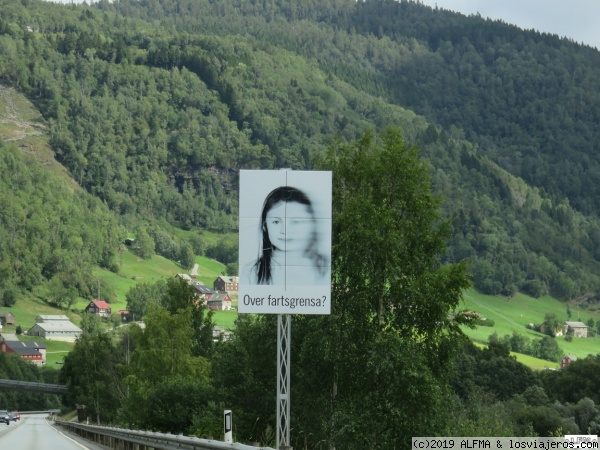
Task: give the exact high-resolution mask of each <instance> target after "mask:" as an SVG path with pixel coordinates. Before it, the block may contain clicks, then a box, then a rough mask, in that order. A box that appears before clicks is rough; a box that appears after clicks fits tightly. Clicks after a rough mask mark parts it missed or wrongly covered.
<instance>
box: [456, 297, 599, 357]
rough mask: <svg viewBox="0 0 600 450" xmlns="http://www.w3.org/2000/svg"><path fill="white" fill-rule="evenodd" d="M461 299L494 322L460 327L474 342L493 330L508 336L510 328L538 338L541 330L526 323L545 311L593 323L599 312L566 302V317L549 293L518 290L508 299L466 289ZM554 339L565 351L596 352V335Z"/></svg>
mask: <svg viewBox="0 0 600 450" xmlns="http://www.w3.org/2000/svg"><path fill="white" fill-rule="evenodd" d="M463 298H464V302H463V305H462V307H463V308H466V309H470V310H473V311H477V312H479V313H481V314H482V315H483V316H484V317H485V318H486V319H490V320H493V321H494V322H495V325H494V326H493V327H484V326H478V327H477V328H476V329H474V330H470V329H466V328H465V329H464V332H465V333H466V334H467V335H468V336H469V337H470V338H471V339H472V340H474V341H476V342H484V343H485V342H487V341H488V337H489V336H490V335H491V334H493V333H497V334H498V336H499V337H502V336H504V335H507V334H508V335H512V333H513V331H515V332H517V333H519V334H521V335H523V336H525V337H528V338H530V339H540V338H542V337H543V336H544V335H543V334H542V333H538V332H537V331H533V330H530V329H528V328H526V327H527V324H529V323H533V324H540V323H542V322H543V321H544V316H545V315H546V314H548V313H553V314H556V316H557V317H558V319H559V321H561V322H563V321H566V320H572V321H576V320H581V321H582V322H587V320H588V319H590V318H592V319H594V321H595V322H596V321H598V320H600V314H599V313H598V312H597V311H594V312H591V311H588V310H585V309H581V308H578V307H577V305H576V304H570V308H571V312H572V316H571V319H568V318H567V303H565V302H562V301H560V300H557V299H555V298H553V297H549V296H544V297H540V298H533V297H530V296H528V295H525V294H521V293H518V294H516V295H514V296H513V297H511V298H505V297H497V296H493V295H483V294H480V293H478V292H477V291H475V290H474V289H470V290H468V291H467V292H466V293H465V295H464V297H463ZM578 315H579V319H578ZM556 341H557V342H558V345H559V346H560V348H561V349H562V350H563V352H564V353H565V354H573V355H576V356H578V357H581V358H583V357H585V356H587V355H588V354H597V353H600V337H599V336H598V335H596V336H594V337H590V338H585V339H583V338H579V339H578V338H575V339H573V341H572V342H567V341H566V340H565V339H564V337H557V338H556Z"/></svg>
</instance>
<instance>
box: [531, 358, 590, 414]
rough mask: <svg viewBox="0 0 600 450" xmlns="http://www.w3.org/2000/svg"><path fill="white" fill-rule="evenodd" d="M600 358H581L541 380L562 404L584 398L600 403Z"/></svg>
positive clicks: (547, 374)
mask: <svg viewBox="0 0 600 450" xmlns="http://www.w3.org/2000/svg"><path fill="white" fill-rule="evenodd" d="M599 369H600V357H599V356H598V355H596V356H591V355H590V356H588V357H587V358H579V359H578V360H577V361H574V362H572V363H571V364H569V365H568V366H567V367H565V368H563V369H562V370H560V371H549V373H543V374H542V375H543V376H542V377H541V380H542V382H543V384H544V387H545V389H546V391H547V392H552V394H553V398H556V399H557V400H559V401H560V402H569V403H576V402H578V401H579V400H581V399H582V398H584V397H588V398H590V399H591V400H592V401H593V402H594V404H596V405H597V404H599V403H600V376H599V374H600V372H598V370H599Z"/></svg>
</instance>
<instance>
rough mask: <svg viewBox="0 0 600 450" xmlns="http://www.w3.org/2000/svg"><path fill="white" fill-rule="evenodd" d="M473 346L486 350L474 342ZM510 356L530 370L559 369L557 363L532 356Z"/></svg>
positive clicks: (515, 354)
mask: <svg viewBox="0 0 600 450" xmlns="http://www.w3.org/2000/svg"><path fill="white" fill-rule="evenodd" d="M474 344H475V345H476V346H477V347H479V348H487V345H484V344H481V343H479V342H475V343H474ZM510 354H511V356H514V357H515V358H516V359H517V361H519V362H520V363H521V364H524V365H526V366H527V367H529V368H530V369H532V370H544V369H558V368H559V367H560V364H559V363H554V362H551V361H546V360H545V359H538V358H534V357H533V356H529V355H524V354H522V353H516V352H510Z"/></svg>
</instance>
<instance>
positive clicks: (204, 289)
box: [192, 283, 216, 301]
mask: <svg viewBox="0 0 600 450" xmlns="http://www.w3.org/2000/svg"><path fill="white" fill-rule="evenodd" d="M192 287H193V288H194V293H195V294H196V297H198V298H203V299H204V300H205V301H208V300H210V298H211V297H212V296H213V295H215V294H216V292H215V291H213V290H212V289H211V288H209V287H208V286H207V285H205V284H202V283H194V284H192Z"/></svg>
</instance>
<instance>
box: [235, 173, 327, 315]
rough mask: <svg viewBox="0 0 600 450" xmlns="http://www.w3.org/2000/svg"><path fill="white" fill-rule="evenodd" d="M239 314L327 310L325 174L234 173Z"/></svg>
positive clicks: (304, 312)
mask: <svg viewBox="0 0 600 450" xmlns="http://www.w3.org/2000/svg"><path fill="white" fill-rule="evenodd" d="M239 250H240V252H239V253H240V259H239V270H240V277H239V299H238V311H239V312H241V313H265V314H330V312H331V172H325V171H324V172H316V171H315V172H309V171H292V170H242V171H240V247H239Z"/></svg>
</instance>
